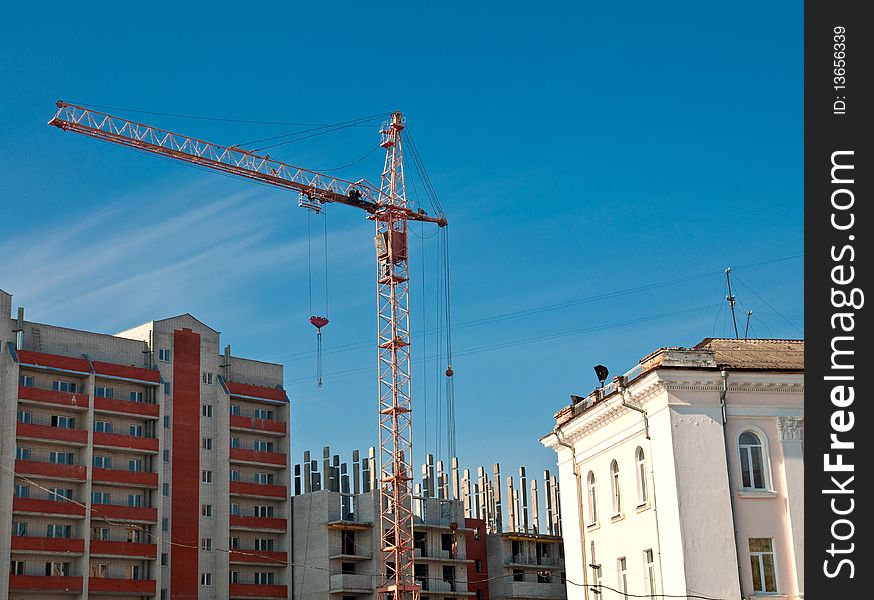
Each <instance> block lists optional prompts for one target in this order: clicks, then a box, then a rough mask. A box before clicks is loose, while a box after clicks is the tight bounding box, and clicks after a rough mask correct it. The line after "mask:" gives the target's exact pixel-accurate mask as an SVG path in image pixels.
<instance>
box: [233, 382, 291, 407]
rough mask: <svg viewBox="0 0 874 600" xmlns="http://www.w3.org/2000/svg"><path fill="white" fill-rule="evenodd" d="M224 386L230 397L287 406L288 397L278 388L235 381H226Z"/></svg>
mask: <svg viewBox="0 0 874 600" xmlns="http://www.w3.org/2000/svg"><path fill="white" fill-rule="evenodd" d="M225 386H226V387H227V388H228V392H229V393H230V395H231V396H234V397H235V398H243V399H244V400H253V401H255V402H264V403H267V404H288V396H286V394H285V390H280V389H279V388H271V387H265V386H263V385H250V384H248V383H237V382H236V381H226V382H225Z"/></svg>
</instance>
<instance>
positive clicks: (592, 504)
mask: <svg viewBox="0 0 874 600" xmlns="http://www.w3.org/2000/svg"><path fill="white" fill-rule="evenodd" d="M586 482H587V485H588V488H589V524H591V525H594V524H595V523H597V522H598V494H597V488H596V487H595V474H594V473H593V472H592V471H589V476H588V477H587V478H586Z"/></svg>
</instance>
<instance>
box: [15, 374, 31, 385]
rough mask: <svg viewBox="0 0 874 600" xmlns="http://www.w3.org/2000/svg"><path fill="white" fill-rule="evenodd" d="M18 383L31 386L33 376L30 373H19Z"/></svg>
mask: <svg viewBox="0 0 874 600" xmlns="http://www.w3.org/2000/svg"><path fill="white" fill-rule="evenodd" d="M18 385H20V386H21V387H33V377H31V376H30V375H21V376H19V377H18Z"/></svg>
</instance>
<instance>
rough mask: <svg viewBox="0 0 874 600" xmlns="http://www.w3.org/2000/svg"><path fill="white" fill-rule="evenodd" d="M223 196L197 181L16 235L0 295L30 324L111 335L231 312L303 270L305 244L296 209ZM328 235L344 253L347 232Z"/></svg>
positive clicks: (263, 194) (8, 243)
mask: <svg viewBox="0 0 874 600" xmlns="http://www.w3.org/2000/svg"><path fill="white" fill-rule="evenodd" d="M221 190H222V186H221V185H217V184H215V183H213V182H212V181H209V180H205V181H204V180H201V181H197V182H195V183H192V184H190V185H187V186H183V187H181V188H176V189H170V190H164V191H161V192H151V193H146V192H141V193H135V194H131V195H129V196H127V197H124V198H120V199H118V200H116V201H114V202H112V203H110V204H108V205H106V206H105V207H104V208H102V209H100V210H98V211H96V212H91V213H88V214H82V215H81V216H79V217H78V218H77V217H68V218H66V219H65V220H63V221H58V222H54V223H51V224H49V225H48V226H45V227H41V228H37V227H31V228H27V229H21V230H20V231H19V233H18V234H17V235H14V236H13V237H11V238H6V239H5V240H3V241H2V242H0V256H4V257H7V258H8V260H5V261H3V263H2V264H0V287H3V288H4V289H6V290H7V291H9V292H11V293H13V294H15V295H16V297H17V299H18V300H19V301H20V302H22V303H24V304H26V305H27V307H28V316H29V317H30V318H33V319H35V320H39V321H45V322H56V323H60V324H72V325H74V326H85V325H87V326H90V327H100V328H103V329H106V330H112V329H114V328H119V327H122V326H128V325H132V324H133V322H135V321H137V320H147V319H152V318H160V317H164V316H169V315H170V314H174V313H176V312H186V311H197V310H213V309H216V308H217V307H218V308H220V307H222V306H225V307H227V306H228V305H229V304H231V303H230V302H229V300H231V299H233V298H235V295H236V294H235V292H238V291H239V286H240V285H241V284H243V283H251V284H256V283H257V282H259V281H270V280H271V279H272V280H274V281H275V279H276V274H277V273H282V274H283V275H287V274H288V273H289V271H291V272H296V271H303V270H305V269H306V264H307V240H306V238H305V237H300V236H299V237H298V238H297V239H294V238H290V237H289V232H288V230H287V228H284V227H283V225H284V224H285V223H288V222H289V221H290V219H291V217H289V215H288V211H289V210H293V209H296V207H295V206H294V205H293V204H292V203H290V202H277V201H276V195H275V194H273V193H270V192H269V191H265V190H262V189H260V188H255V189H252V190H246V191H236V192H233V193H226V192H222V191H221ZM301 217H302V215H301ZM331 235H332V239H335V238H336V239H337V241H338V243H339V245H340V247H343V246H345V245H346V242H347V238H349V237H350V236H351V235H352V232H350V231H338V232H333V233H332V234H331ZM280 269H281V270H282V271H279V270H280ZM132 321H133V322H132Z"/></svg>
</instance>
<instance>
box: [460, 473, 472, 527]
mask: <svg viewBox="0 0 874 600" xmlns="http://www.w3.org/2000/svg"><path fill="white" fill-rule="evenodd" d="M461 499H462V504H463V505H464V516H465V517H467V518H468V519H470V518H473V515H472V514H471V512H470V470H469V469H465V470H464V478H463V479H462V480H461Z"/></svg>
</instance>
